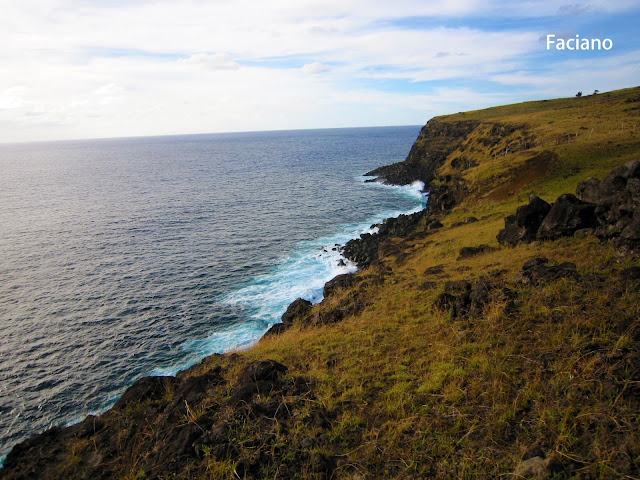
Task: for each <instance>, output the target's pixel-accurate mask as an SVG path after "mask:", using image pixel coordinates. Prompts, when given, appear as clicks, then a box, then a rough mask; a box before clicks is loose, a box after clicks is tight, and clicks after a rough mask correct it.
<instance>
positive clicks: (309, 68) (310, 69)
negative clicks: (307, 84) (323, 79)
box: [300, 62, 331, 75]
mask: <svg viewBox="0 0 640 480" xmlns="http://www.w3.org/2000/svg"><path fill="white" fill-rule="evenodd" d="M300 70H301V71H302V73H304V74H307V75H318V74H319V73H324V72H328V71H329V70H331V67H329V65H323V64H322V63H319V62H313V63H307V64H306V65H303V66H302V68H301V69H300Z"/></svg>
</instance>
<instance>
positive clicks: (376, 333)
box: [0, 87, 640, 480]
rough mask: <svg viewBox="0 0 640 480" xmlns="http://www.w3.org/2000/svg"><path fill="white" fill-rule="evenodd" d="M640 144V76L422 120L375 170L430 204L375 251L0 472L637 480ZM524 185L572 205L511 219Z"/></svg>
mask: <svg viewBox="0 0 640 480" xmlns="http://www.w3.org/2000/svg"><path fill="white" fill-rule="evenodd" d="M639 139H640V87H637V88H631V89H625V90H620V91H616V92H610V93H605V94H599V95H592V96H587V97H581V98H567V99H557V100H548V101H540V102H528V103H522V104H516V105H507V106H502V107H494V108H490V109H486V110H479V111H472V112H464V113H458V114H455V115H448V116H441V117H436V118H434V119H432V120H430V121H429V123H428V124H427V125H425V127H424V128H423V129H422V131H421V133H420V135H419V137H418V139H417V140H416V143H415V144H414V146H413V147H412V149H411V152H410V153H409V156H408V157H407V160H405V161H404V162H401V163H399V164H395V165H392V166H388V167H383V168H379V169H377V170H375V171H373V172H370V173H371V174H372V175H376V176H378V177H380V178H381V179H382V180H384V181H387V182H389V183H408V182H411V181H413V180H416V179H420V180H423V181H425V183H426V184H427V186H428V189H429V190H430V192H431V193H430V198H429V203H428V206H427V209H426V210H425V211H424V212H419V213H418V214H415V215H413V216H411V217H406V216H405V217H400V218H399V219H397V220H394V221H388V222H385V223H384V224H382V225H381V226H380V233H379V234H377V235H372V236H364V237H363V238H362V239H359V240H357V241H354V242H350V243H349V244H348V245H347V246H346V247H345V255H347V256H349V257H350V258H353V259H355V260H356V261H358V263H359V264H360V266H361V267H362V268H361V269H360V271H359V272H357V273H356V274H354V275H350V276H343V277H338V278H336V279H335V280H334V281H332V282H329V284H327V286H326V288H325V300H324V301H323V302H322V303H320V304H318V305H315V306H313V307H311V306H310V305H308V304H306V303H305V302H303V301H296V302H294V304H292V306H291V307H290V309H289V310H288V311H287V314H285V316H284V317H283V322H284V323H283V326H282V327H278V328H276V329H274V331H273V332H272V333H271V334H269V335H267V336H265V337H264V338H263V339H262V340H261V341H260V342H259V344H258V345H256V346H255V347H253V348H251V349H249V350H246V351H239V352H235V353H231V354H226V355H214V356H211V357H209V358H207V359H205V360H203V361H202V362H201V363H200V364H198V365H195V366H194V367H192V368H190V369H188V370H186V371H184V372H181V373H180V374H179V375H178V376H177V377H176V378H173V377H150V378H146V379H143V380H140V381H139V382H137V383H136V384H135V385H134V386H133V387H131V388H130V389H129V390H127V392H126V393H125V394H124V395H123V397H122V398H121V399H120V400H119V401H118V402H117V403H116V405H115V406H114V407H113V408H112V409H111V410H110V411H109V412H107V413H105V414H104V415H102V416H100V417H89V418H87V419H86V420H85V421H84V422H82V423H81V424H78V425H76V426H73V427H69V428H67V429H53V430H51V431H49V432H45V433H44V434H42V435H39V436H36V437H34V438H32V439H31V440H28V441H27V442H24V443H23V444H21V445H18V446H17V447H15V448H14V450H13V452H12V453H11V454H10V455H9V457H8V458H7V460H6V462H5V468H4V469H2V470H0V478H2V479H18V478H29V479H32V478H43V479H54V478H68V479H100V478H105V479H106V478H123V479H138V478H140V479H142V478H162V479H169V478H172V479H173V478H175V479H192V478H193V479H206V478H211V479H238V478H281V479H290V478H317V479H321V478H333V479H353V480H356V479H359V480H364V479H374V478H376V479H377V478H406V479H418V478H497V477H501V476H505V477H507V478H525V477H532V478H584V479H590V478H640V289H639V286H640V259H639V258H638V253H637V252H638V245H639V243H638V242H640V236H638V237H636V236H634V235H636V233H637V232H638V230H637V225H638V224H640V214H636V213H635V212H637V211H638V209H637V208H636V207H637V206H638V205H640V203H639V202H640V188H638V187H639V186H640V167H638V166H637V165H636V164H633V163H630V162H632V161H634V160H640V141H639ZM624 164H627V167H625V169H623V170H617V171H618V172H623V173H620V174H619V175H617V176H616V175H614V176H610V175H609V174H610V172H611V171H612V169H614V167H618V166H621V165H624ZM625 175H626V176H625ZM608 176H609V177H608ZM589 177H596V178H598V179H600V180H603V179H605V177H607V178H608V179H610V180H611V182H609V183H611V184H612V185H613V186H612V187H611V188H615V189H617V190H616V191H615V192H614V194H615V195H614V196H615V197H616V200H615V203H607V204H606V205H605V203H603V202H605V200H602V199H601V197H604V195H605V193H603V192H600V193H598V194H597V195H596V193H593V192H597V191H598V192H599V190H598V188H599V187H598V186H599V185H600V186H603V185H604V184H605V183H607V182H608V180H607V182H605V181H603V182H600V183H599V184H598V183H597V182H595V181H590V182H591V183H588V182H587V183H584V182H583V181H585V180H586V179H588V178H589ZM618 178H624V181H623V182H622V181H620V182H622V183H620V182H619V181H618V180H617V179H618ZM581 182H583V183H581ZM579 185H580V188H578V193H579V194H580V195H579V196H580V200H578V201H577V202H576V201H574V200H573V199H572V198H570V197H563V198H562V199H559V198H558V197H559V196H560V195H562V194H565V193H571V194H573V193H576V189H577V187H578V186H579ZM603 188H604V187H603ZM634 189H635V190H634ZM620 192H622V193H620ZM532 194H535V195H537V196H538V197H539V199H541V200H544V201H546V202H547V203H548V204H549V208H555V209H556V210H558V209H559V208H560V207H561V206H563V205H566V206H565V207H563V208H564V210H562V212H564V217H563V219H562V220H561V221H558V222H556V224H554V225H549V224H548V223H549V222H547V217H548V215H550V214H549V209H548V208H546V207H545V208H546V210H544V212H545V213H544V214H541V215H540V218H538V219H537V220H536V221H537V223H536V224H535V228H534V229H533V230H531V229H530V230H531V231H529V230H527V229H528V228H529V227H530V225H529V223H527V224H526V225H524V224H522V225H520V224H518V225H516V223H517V221H519V220H518V219H519V218H520V217H521V216H522V215H523V212H525V210H523V209H520V210H517V209H518V207H521V206H523V205H529V206H531V205H538V203H536V202H537V200H535V199H532V197H531V195H532ZM612 195H613V194H612ZM623 196H624V198H623ZM587 199H590V200H589V201H588V202H587V201H586V200H587ZM607 201H609V200H607ZM554 202H555V203H554ZM592 202H593V203H592ZM625 202H626V203H625ZM552 203H553V204H554V205H553V206H551V204H552ZM587 203H588V205H585V204H587ZM569 204H570V205H569ZM612 205H613V206H612ZM629 205H630V206H629ZM614 207H615V208H614ZM531 208H533V207H531ZM516 210H517V212H518V213H516V214H515V215H514V212H516ZM614 210H615V212H614ZM562 212H561V213H562ZM567 212H568V213H567ZM585 212H586V214H585ZM525 213H526V212H525ZM614 213H615V215H614ZM511 215H514V216H513V217H511V218H510V219H508V220H507V222H506V224H505V217H509V216H511ZM580 215H582V216H580ZM578 217H579V220H580V221H577V220H576V218H578ZM527 218H529V217H527ZM543 218H544V220H543ZM596 219H597V220H598V221H600V223H597V221H596ZM602 219H606V221H605V220H602ZM527 221H528V220H527ZM510 222H511V223H510ZM514 222H515V223H514ZM540 222H543V223H544V222H547V223H546V224H545V228H546V230H545V229H544V228H543V227H541V226H540ZM571 222H573V223H571ZM603 222H604V223H603ZM569 223H571V225H569ZM505 225H506V226H507V227H508V226H509V225H511V226H512V230H513V231H511V233H510V234H509V235H511V234H513V235H511V236H509V235H507V234H504V233H503V234H501V243H499V242H498V239H497V236H498V234H499V232H500V231H501V230H502V229H505ZM516 227H517V228H516ZM553 228H555V230H553ZM507 230H508V228H507ZM541 231H544V232H546V233H545V235H542V234H540V232H541ZM514 232H515V233H514ZM531 232H533V233H532V234H531ZM549 232H551V233H549ZM553 232H556V233H553ZM629 232H630V233H629ZM507 233H509V232H507ZM529 234H531V235H529ZM527 235H529V236H528V237H527ZM513 238H515V240H513V241H511V240H509V239H513ZM511 245H513V246H511ZM532 259H534V260H533V261H532ZM545 259H546V260H545Z"/></svg>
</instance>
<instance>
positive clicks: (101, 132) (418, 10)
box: [0, 0, 640, 141]
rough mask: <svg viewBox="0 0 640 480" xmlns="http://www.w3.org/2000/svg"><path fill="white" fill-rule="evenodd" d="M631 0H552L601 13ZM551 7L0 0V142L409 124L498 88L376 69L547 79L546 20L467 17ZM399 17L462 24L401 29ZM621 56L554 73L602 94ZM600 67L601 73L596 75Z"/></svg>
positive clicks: (306, 0) (550, 83)
mask: <svg viewBox="0 0 640 480" xmlns="http://www.w3.org/2000/svg"><path fill="white" fill-rule="evenodd" d="M634 3H635V4H637V0H636V1H635V2H634V1H632V0H620V1H619V2H606V1H604V0H601V1H600V0H598V1H591V2H582V3H579V4H576V2H573V3H571V2H569V3H568V4H567V8H565V10H567V11H568V10H571V11H574V12H575V11H577V10H580V9H581V8H582V6H584V8H588V11H589V13H594V12H595V13H598V12H600V13H602V14H607V13H612V12H619V11H624V10H625V9H628V8H631V7H634ZM576 5H577V7H576ZM558 8H559V6H558V4H556V3H553V2H548V1H543V0H529V1H527V2H513V1H512V0H510V1H506V0H496V1H480V0H452V1H450V2H445V3H443V2H435V1H424V0H422V1H418V0H397V1H395V2H388V0H385V1H383V0H366V1H365V0H350V1H349V0H348V1H344V0H298V1H296V2H293V1H291V0H273V1H270V2H255V1H254V0H235V1H233V2H232V1H216V2H208V1H204V0H185V1H181V2H172V1H169V0H148V1H128V2H98V1H96V0H94V1H89V2H84V1H83V2H80V1H79V0H21V1H20V2H15V1H13V0H0V9H1V10H0V11H2V12H3V15H2V17H0V92H1V93H0V141H12V140H30V139H40V138H62V137H88V136H120V135H146V134H163V133H188V132H211V131H230V130H250V129H260V130H264V129H273V128H296V127H300V128H302V127H321V126H345V125H361V124H393V123H403V124H406V123H412V122H414V123H422V122H424V121H425V120H427V118H428V116H429V115H430V114H435V113H446V112H447V111H458V110H460V109H464V108H465V106H469V108H479V107H480V106H482V105H485V103H483V102H485V101H486V102H491V101H496V102H497V101H500V100H501V99H504V98H506V97H503V96H501V95H497V94H492V93H487V94H479V93H477V92H473V91H472V90H470V89H464V88H463V89H461V88H457V89H449V90H442V89H436V88H434V87H433V86H432V85H431V84H430V83H425V84H424V91H419V90H418V91H416V90H413V91H412V92H411V93H408V92H407V93H405V92H402V91H396V90H393V89H392V88H388V89H386V90H379V89H378V90H376V89H374V87H373V86H372V84H375V83H376V82H379V83H381V84H385V82H388V83H393V81H399V82H396V83H400V82H404V83H408V82H407V81H410V82H436V83H435V84H437V85H439V84H441V83H442V82H452V83H455V82H456V81H460V80H461V79H464V80H465V81H468V82H474V81H477V82H479V83H481V82H498V83H502V84H505V85H510V86H515V87H518V88H521V87H522V88H524V87H532V88H535V89H538V90H536V91H537V92H541V91H544V92H554V88H555V89H556V90H555V91H557V90H558V89H559V88H564V81H562V80H559V79H558V78H555V77H553V76H550V75H546V74H545V75H540V74H537V73H532V69H531V68H530V64H529V63H528V62H529V61H530V60H529V56H530V54H531V52H537V51H539V50H540V42H539V38H540V37H541V36H544V34H546V33H548V32H545V31H543V30H542V29H538V28H530V29H527V30H520V31H515V30H506V31H505V30H504V29H503V28H499V29H497V31H495V32H492V31H490V30H489V29H488V28H487V27H486V26H485V27H483V28H474V27H473V25H474V22H473V19H474V18H475V17H478V16H481V17H483V18H485V19H487V18H491V19H494V18H495V19H512V18H519V17H527V18H530V17H540V18H543V17H545V16H557V15H558ZM408 17H429V18H430V19H431V20H430V22H431V23H430V24H431V25H433V24H439V23H440V22H442V23H447V22H445V20H444V19H445V18H455V19H458V21H457V22H453V23H454V24H457V25H459V24H461V23H466V24H468V25H469V26H467V27H456V28H453V27H449V28H446V27H437V26H436V27H429V28H425V27H423V28H415V26H413V27H412V28H408V27H407V26H406V25H405V23H403V22H405V20H406V18H408ZM465 19H468V22H465V21H464V20H465ZM409 23H411V22H410V21H409ZM427 23H429V22H427ZM498 23H504V22H500V21H499V22H498ZM401 25H404V26H401ZM563 27H564V28H566V26H563ZM571 28H573V27H571ZM194 52H195V53H194ZM620 62H630V63H628V64H626V66H624V67H623V66H621V65H622V64H621V63H620ZM634 62H635V63H634ZM637 62H638V60H637V59H633V58H618V57H616V58H615V59H614V58H613V56H612V60H611V61H610V63H609V64H607V65H608V71H606V70H602V72H600V71H598V72H595V71H593V68H592V67H590V66H589V65H588V64H575V65H574V64H572V65H570V69H569V71H570V72H572V73H571V75H572V78H574V77H578V76H579V74H580V73H582V74H583V76H584V75H585V73H588V75H589V76H590V77H593V78H598V79H599V80H598V83H599V85H597V86H595V87H593V88H598V89H600V90H603V91H604V90H606V89H608V88H609V85H613V84H615V85H617V84H618V83H620V82H623V81H625V79H629V78H634V77H632V75H636V77H635V78H640V76H638V75H637V73H638V71H637ZM300 65H303V66H302V67H300ZM634 65H635V69H634ZM550 71H553V72H554V74H555V72H556V71H555V70H550ZM612 71H613V72H612ZM561 73H562V72H558V74H561ZM301 74H305V75H301ZM320 74H321V75H320ZM606 74H610V77H611V78H612V80H610V81H604V80H605V79H604V78H603V79H602V81H600V76H604V75H606ZM549 79H551V80H549ZM614 79H615V80H614ZM629 81H632V80H629ZM5 82H6V83H5ZM420 85H422V84H420ZM623 86H624V85H623ZM581 88H583V89H584V88H586V87H581ZM611 88H613V87H611ZM551 94H554V93H551ZM507 100H510V99H509V98H507ZM488 104H490V103H487V105H488Z"/></svg>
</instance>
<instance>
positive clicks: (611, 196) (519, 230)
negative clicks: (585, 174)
mask: <svg viewBox="0 0 640 480" xmlns="http://www.w3.org/2000/svg"><path fill="white" fill-rule="evenodd" d="M589 232H592V233H594V234H595V235H596V236H597V237H598V238H600V239H602V240H608V239H611V240H613V242H614V244H615V245H618V246H624V247H627V248H630V249H638V248H640V162H638V161H635V160H634V161H631V162H628V163H626V164H624V165H621V166H619V167H616V168H614V169H613V170H612V171H611V173H609V175H607V176H606V177H605V178H604V179H603V180H602V181H599V180H598V179H596V178H593V177H591V178H588V179H586V180H583V181H582V182H580V183H579V184H578V186H577V188H576V195H572V194H570V193H565V194H563V195H560V196H559V197H558V199H557V200H556V201H555V202H554V203H553V204H552V205H551V206H549V205H548V204H547V203H546V202H545V201H544V200H541V199H540V198H538V197H537V196H535V195H532V196H531V198H530V199H529V204H528V205H523V206H521V207H518V209H517V210H516V213H515V214H514V215H509V216H508V217H506V218H505V228H504V229H502V230H500V232H499V233H498V235H497V239H498V242H499V243H500V244H502V245H506V246H515V245H517V244H519V243H529V242H532V241H533V240H536V239H537V240H556V239H558V238H561V237H569V236H574V235H576V236H577V235H584V234H588V233H589Z"/></svg>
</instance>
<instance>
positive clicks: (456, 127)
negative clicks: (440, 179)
mask: <svg viewBox="0 0 640 480" xmlns="http://www.w3.org/2000/svg"><path fill="white" fill-rule="evenodd" d="M478 123H479V122H477V121H472V120H469V121H458V122H444V121H442V120H439V119H437V118H434V119H432V120H430V121H429V122H428V123H427V124H426V125H425V126H424V127H422V130H421V131H420V134H419V135H418V138H417V140H416V141H415V143H414V144H413V146H412V147H411V151H410V152H409V155H408V156H407V158H406V159H405V160H404V161H402V162H398V163H394V164H392V165H387V166H384V167H380V168H376V169H375V170H372V171H371V172H368V173H367V175H372V176H375V177H378V179H379V180H381V181H383V182H384V183H387V184H393V185H407V184H410V183H412V182H414V181H416V180H420V181H422V182H424V184H425V185H427V186H428V185H429V184H430V183H431V182H432V181H433V180H434V178H435V177H436V170H437V169H438V168H440V166H441V165H442V164H443V163H444V161H445V160H446V159H447V157H448V156H449V154H450V153H451V152H453V151H454V150H455V149H456V148H458V147H459V146H460V145H461V144H462V141H463V140H464V138H465V136H466V135H468V134H469V133H471V131H472V130H473V129H474V128H475V127H476V126H477V125H478Z"/></svg>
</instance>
